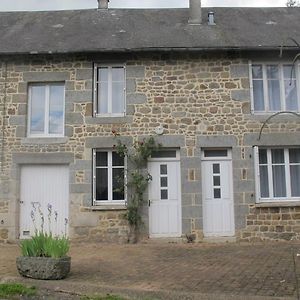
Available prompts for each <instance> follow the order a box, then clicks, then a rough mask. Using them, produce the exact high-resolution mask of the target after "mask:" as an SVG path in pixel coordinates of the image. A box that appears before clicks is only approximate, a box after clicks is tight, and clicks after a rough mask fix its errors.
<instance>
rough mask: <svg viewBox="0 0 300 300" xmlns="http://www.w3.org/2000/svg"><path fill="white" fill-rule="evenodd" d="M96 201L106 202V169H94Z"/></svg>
mask: <svg viewBox="0 0 300 300" xmlns="http://www.w3.org/2000/svg"><path fill="white" fill-rule="evenodd" d="M96 200H108V174H107V169H96Z"/></svg>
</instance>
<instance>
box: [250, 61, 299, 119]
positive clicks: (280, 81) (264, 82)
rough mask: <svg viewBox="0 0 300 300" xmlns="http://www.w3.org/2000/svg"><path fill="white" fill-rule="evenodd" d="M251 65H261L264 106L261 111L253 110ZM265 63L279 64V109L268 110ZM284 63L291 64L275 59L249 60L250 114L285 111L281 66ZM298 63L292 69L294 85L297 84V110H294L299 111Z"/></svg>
mask: <svg viewBox="0 0 300 300" xmlns="http://www.w3.org/2000/svg"><path fill="white" fill-rule="evenodd" d="M253 65H262V67H263V95H264V106H265V110H263V111H255V110H254V92H253V77H252V66H253ZM267 65H277V66H279V86H280V104H281V108H280V110H276V111H272V110H269V103H268V89H267V82H268V80H267V71H266V66H267ZM284 65H292V62H290V61H289V62H280V63H279V62H276V61H267V62H266V61H263V62H261V61H254V62H252V61H249V80H250V94H251V113H252V114H257V115H259V114H272V113H276V112H279V111H286V101H285V95H284V75H283V66H284ZM299 68H300V64H299V63H298V64H297V63H296V64H295V67H294V70H295V76H296V85H297V96H298V110H295V112H299V111H300V70H299Z"/></svg>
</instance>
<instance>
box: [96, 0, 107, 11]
mask: <svg viewBox="0 0 300 300" xmlns="http://www.w3.org/2000/svg"><path fill="white" fill-rule="evenodd" d="M108 2H109V0H98V8H99V9H108Z"/></svg>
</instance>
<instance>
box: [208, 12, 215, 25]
mask: <svg viewBox="0 0 300 300" xmlns="http://www.w3.org/2000/svg"><path fill="white" fill-rule="evenodd" d="M207 23H208V25H216V23H215V13H214V12H213V11H210V12H209V13H208V22H207Z"/></svg>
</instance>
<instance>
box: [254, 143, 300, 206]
mask: <svg viewBox="0 0 300 300" xmlns="http://www.w3.org/2000/svg"><path fill="white" fill-rule="evenodd" d="M293 148H294V149H295V148H297V149H299V147H295V146H293V147H284V146H282V147H280V146H278V147H258V146H255V147H254V149H253V151H254V171H255V193H256V203H264V202H274V203H277V202H284V201H288V202H291V201H298V202H299V201H300V197H292V196H291V173H290V166H291V165H292V164H294V163H292V164H291V163H290V162H289V150H290V149H293ZM259 149H266V150H267V157H268V161H267V168H268V185H269V197H268V198H262V197H261V194H260V170H259ZM273 149H284V166H285V187H286V195H287V196H286V197H276V198H275V197H274V190H273V177H272V174H273V173H272V161H271V150H273Z"/></svg>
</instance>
